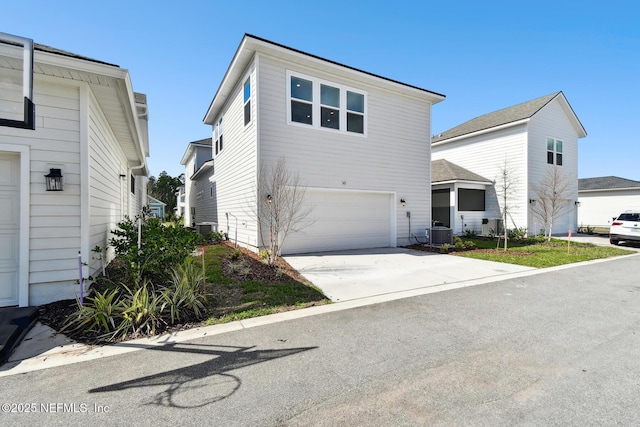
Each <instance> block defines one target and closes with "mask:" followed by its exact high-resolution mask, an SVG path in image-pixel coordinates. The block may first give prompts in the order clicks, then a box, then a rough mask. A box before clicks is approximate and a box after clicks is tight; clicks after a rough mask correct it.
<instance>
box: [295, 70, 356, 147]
mask: <svg viewBox="0 0 640 427" xmlns="http://www.w3.org/2000/svg"><path fill="white" fill-rule="evenodd" d="M287 79H288V83H289V85H288V88H287V89H288V94H287V95H288V96H287V98H288V105H287V110H288V111H287V114H288V118H287V122H288V123H300V124H304V125H310V126H313V127H315V128H326V129H334V130H337V131H340V132H349V133H356V134H362V135H364V134H365V133H366V112H365V107H366V97H367V95H366V93H364V92H359V91H357V90H354V89H351V88H348V87H345V86H342V85H339V84H335V83H331V82H327V81H323V80H320V79H315V78H312V77H308V76H303V75H299V74H293V73H289V72H288V73H287Z"/></svg>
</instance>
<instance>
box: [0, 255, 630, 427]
mask: <svg viewBox="0 0 640 427" xmlns="http://www.w3.org/2000/svg"><path fill="white" fill-rule="evenodd" d="M639 270H640V256H638V255H634V256H630V257H625V258H622V259H617V260H613V261H607V262H600V263H594V264H589V265H586V266H581V267H574V268H568V269H562V270H555V271H550V272H546V273H541V274H538V275H534V276H527V277H522V278H519V279H513V280H507V281H502V282H496V283H490V284H486V285H480V286H474V287H469V288H462V289H457V290H452V291H447V292H441V293H435V294H428V295H423V296H419V297H413V298H407V299H402V300H396V301H391V302H386V303H382V304H376V305H370V306H365V307H360V308H355V309H350V310H344V311H338V312H334V313H327V314H322V315H317V316H311V317H306V318H302V319H297V320H292V321H285V322H280V323H274V324H269V325H265V326H260V327H255V328H249V329H244V330H241V331H237V332H232V333H228V334H223V335H216V336H212V337H208V338H203V339H199V340H196V341H192V342H188V343H182V344H176V345H175V346H174V347H165V348H163V349H161V350H142V351H138V352H134V353H129V354H123V355H119V356H113V357H108V358H103V359H98V360H94V361H90V362H84V363H78V364H74V365H68V366H63V367H58V368H51V369H46V370H41V371H34V372H30V373H26V374H21V375H13V376H8V377H3V378H1V379H0V403H2V404H3V405H2V412H0V424H1V425H3V426H11V425H48V426H52V425H80V424H82V425H87V424H95V425H156V426H158V425H168V424H174V425H176V424H177V425H190V424H198V425H212V426H218V425H224V426H280V425H295V426H299V425H300V426H302V425H310V426H311V425H312V426H335V425H367V426H371V425H394V426H398V425H399V426H402V425H407V426H415V425H490V426H499V425H509V426H512V425H532V426H533V425H535V426H538V425H544V426H550V425H563V426H564V425H576V426H586V425H597V426H605V425H640V410H639V409H638V408H640V357H639V354H638V352H639V351H638V349H640V279H638V274H637V272H638V271H639ZM7 405H9V406H7ZM27 411H29V412H28V413H26V412H27Z"/></svg>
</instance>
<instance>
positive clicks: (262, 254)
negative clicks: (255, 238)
mask: <svg viewBox="0 0 640 427" xmlns="http://www.w3.org/2000/svg"><path fill="white" fill-rule="evenodd" d="M258 256H259V257H260V259H261V260H262V262H264V263H265V264H268V263H269V257H270V256H271V251H270V250H269V249H263V250H261V251H260V252H258Z"/></svg>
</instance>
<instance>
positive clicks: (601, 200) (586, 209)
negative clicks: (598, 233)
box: [578, 188, 640, 227]
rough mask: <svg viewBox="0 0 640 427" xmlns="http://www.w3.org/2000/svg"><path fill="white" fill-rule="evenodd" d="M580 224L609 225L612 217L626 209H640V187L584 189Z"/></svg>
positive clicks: (579, 218)
mask: <svg viewBox="0 0 640 427" xmlns="http://www.w3.org/2000/svg"><path fill="white" fill-rule="evenodd" d="M578 200H579V201H580V207H579V208H578V225H579V226H585V227H586V226H591V227H609V226H610V225H611V219H612V218H613V217H617V216H618V215H620V214H621V213H622V212H624V211H626V210H635V211H636V212H638V211H640V189H637V188H636V189H629V190H602V191H582V192H580V194H579V199H578Z"/></svg>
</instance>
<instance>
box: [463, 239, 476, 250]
mask: <svg viewBox="0 0 640 427" xmlns="http://www.w3.org/2000/svg"><path fill="white" fill-rule="evenodd" d="M464 247H465V249H475V247H476V244H475V243H473V242H472V241H471V240H467V241H466V242H464Z"/></svg>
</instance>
